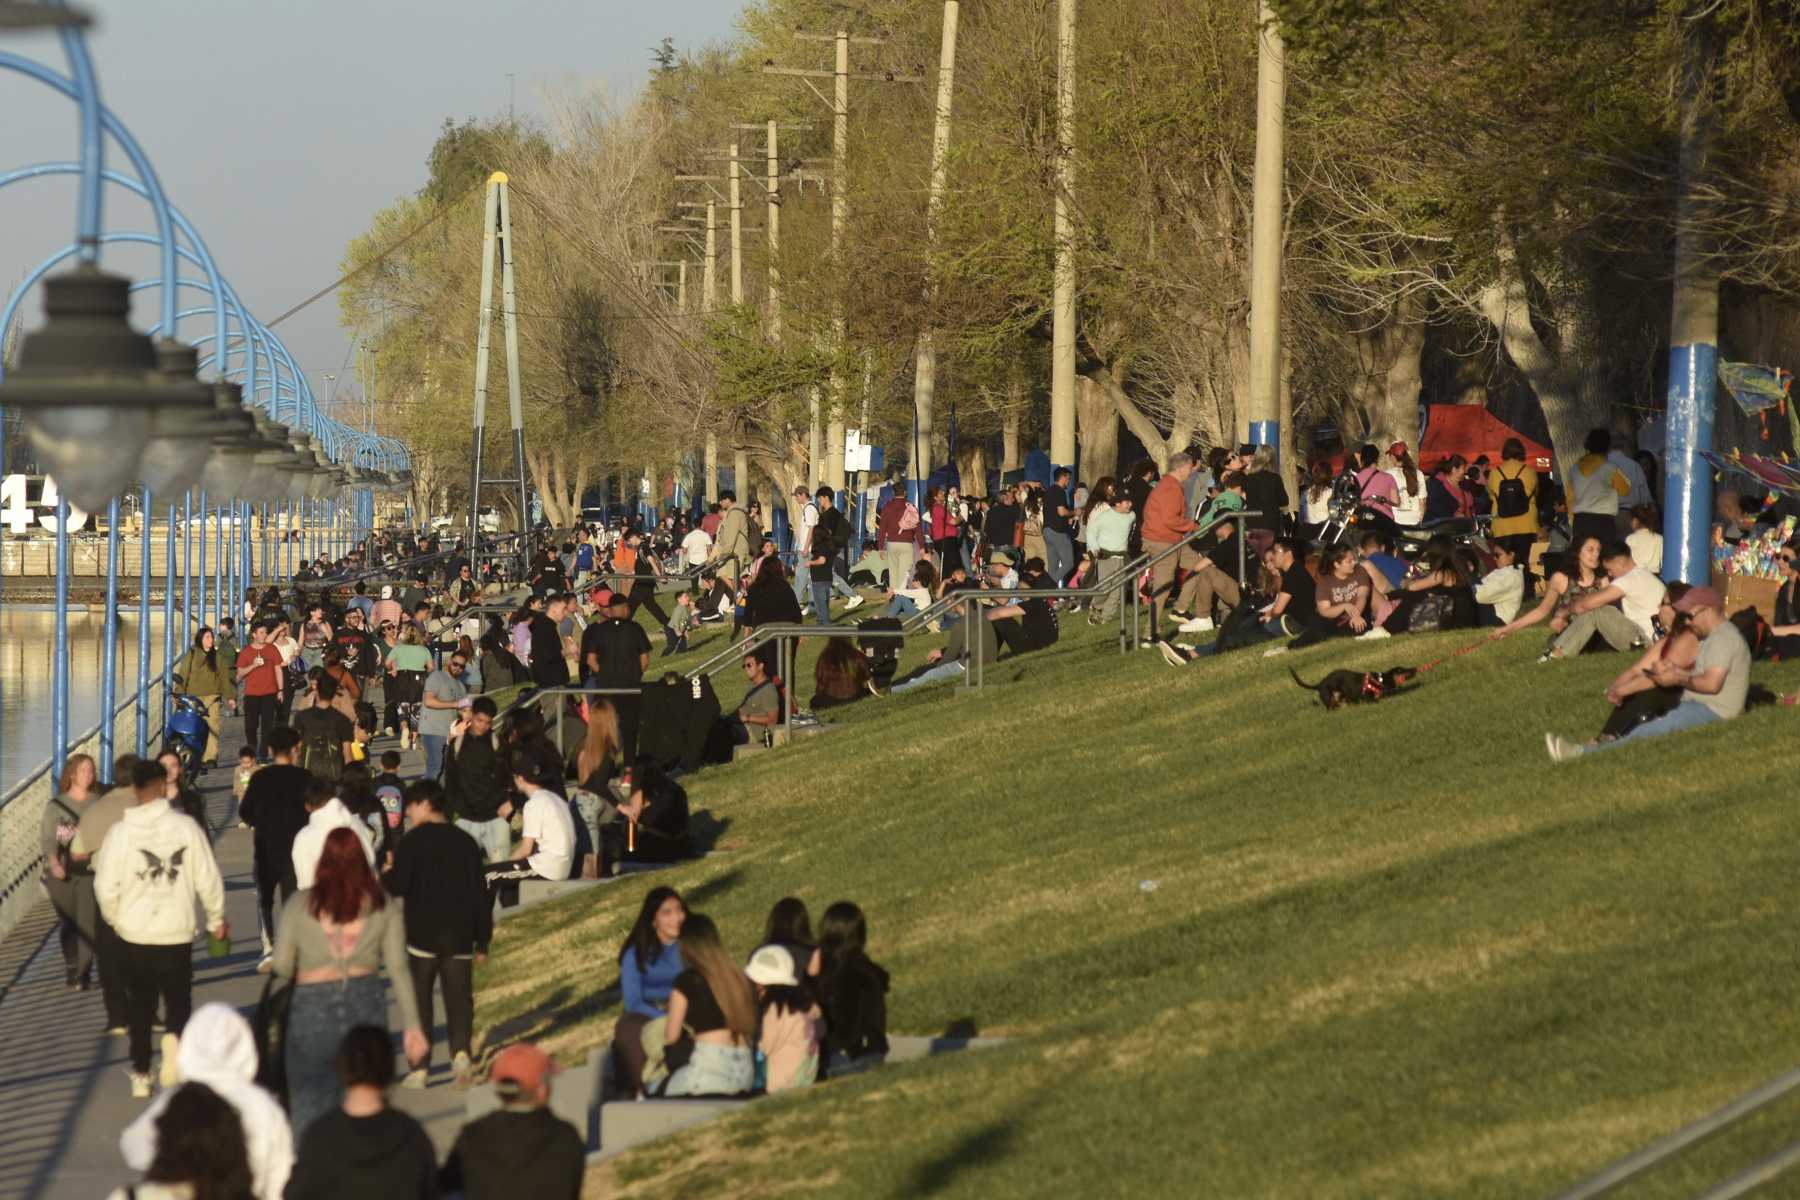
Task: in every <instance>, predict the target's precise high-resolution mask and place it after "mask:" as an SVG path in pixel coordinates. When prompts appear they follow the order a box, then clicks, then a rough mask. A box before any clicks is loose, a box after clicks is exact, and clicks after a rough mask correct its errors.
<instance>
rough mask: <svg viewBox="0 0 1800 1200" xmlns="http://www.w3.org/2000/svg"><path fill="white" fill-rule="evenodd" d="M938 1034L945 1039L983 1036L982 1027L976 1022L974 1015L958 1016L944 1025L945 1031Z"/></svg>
mask: <svg viewBox="0 0 1800 1200" xmlns="http://www.w3.org/2000/svg"><path fill="white" fill-rule="evenodd" d="M938 1036H939V1037H940V1038H945V1039H951V1038H975V1037H980V1036H981V1029H980V1027H979V1026H977V1025H976V1024H975V1018H974V1017H958V1018H956V1020H954V1021H952V1022H950V1023H949V1024H948V1025H946V1026H944V1032H942V1033H940V1034H938Z"/></svg>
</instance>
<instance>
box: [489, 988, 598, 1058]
mask: <svg viewBox="0 0 1800 1200" xmlns="http://www.w3.org/2000/svg"><path fill="white" fill-rule="evenodd" d="M621 999H622V996H621V993H620V990H619V981H618V980H617V979H615V980H613V981H612V982H611V983H609V984H607V985H606V986H605V987H603V988H599V989H597V990H595V991H592V992H585V993H581V994H577V993H576V992H575V990H574V989H573V988H571V987H568V986H566V985H565V986H563V987H559V988H557V989H556V990H555V991H554V992H552V993H550V995H548V996H546V997H545V998H544V999H543V1000H542V1001H540V1002H539V1003H538V1004H536V1005H535V1006H533V1007H532V1008H530V1009H527V1010H526V1011H525V1012H522V1013H517V1014H515V1015H513V1016H510V1017H508V1018H506V1019H505V1020H503V1021H501V1022H499V1023H498V1024H495V1025H491V1026H489V1027H488V1028H487V1030H486V1031H485V1032H484V1033H483V1034H482V1048H483V1051H484V1054H483V1057H484V1058H485V1057H487V1056H488V1055H489V1054H491V1053H492V1052H494V1051H496V1050H498V1049H499V1048H500V1047H502V1046H508V1045H511V1044H512V1043H514V1042H539V1041H545V1040H547V1039H549V1038H553V1037H555V1036H557V1035H558V1034H560V1033H563V1032H565V1031H567V1030H570V1029H573V1028H575V1027H576V1026H577V1025H581V1024H583V1023H585V1022H587V1021H590V1020H593V1019H594V1018H595V1017H598V1016H599V1015H600V1014H601V1013H603V1012H605V1011H606V1010H607V1009H609V1008H614V1007H616V1006H617V1005H618V1004H619V1003H620V1001H621Z"/></svg>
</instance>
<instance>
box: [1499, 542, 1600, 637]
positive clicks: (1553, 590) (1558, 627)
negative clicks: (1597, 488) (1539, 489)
mask: <svg viewBox="0 0 1800 1200" xmlns="http://www.w3.org/2000/svg"><path fill="white" fill-rule="evenodd" d="M1608 582H1609V580H1608V579H1607V577H1606V572H1605V571H1602V570H1601V569H1600V539H1599V538H1597V537H1584V538H1580V539H1579V540H1577V541H1576V543H1575V544H1574V545H1573V546H1571V547H1570V548H1569V552H1568V554H1567V560H1566V563H1565V565H1564V566H1563V567H1562V569H1560V570H1556V571H1552V572H1551V573H1550V580H1549V582H1548V583H1546V584H1545V585H1544V597H1543V599H1542V600H1540V601H1539V602H1538V605H1537V607H1536V608H1534V609H1532V610H1531V611H1530V612H1527V613H1520V614H1519V615H1518V616H1517V617H1515V618H1513V619H1512V620H1511V621H1508V622H1507V623H1506V624H1504V625H1502V626H1501V627H1500V628H1499V629H1497V630H1495V631H1494V632H1493V633H1492V634H1490V635H1489V636H1490V637H1491V638H1492V639H1493V640H1494V641H1499V640H1500V639H1501V638H1503V637H1505V636H1506V635H1507V634H1509V633H1517V632H1518V631H1519V630H1521V629H1527V628H1530V627H1531V626H1533V625H1536V624H1538V623H1539V622H1540V621H1544V620H1546V619H1548V620H1549V622H1550V628H1551V630H1552V631H1553V633H1561V632H1562V631H1563V630H1564V629H1566V628H1568V625H1569V620H1570V618H1571V617H1572V616H1573V615H1574V606H1575V602H1576V601H1577V600H1579V599H1581V598H1582V597H1583V596H1586V595H1588V594H1589V593H1590V592H1597V591H1600V590H1601V589H1602V588H1604V587H1606V586H1607V584H1608ZM1551 641H1552V643H1553V644H1554V642H1555V639H1554V638H1552V639H1551ZM1601 644H1602V645H1604V644H1605V643H1601ZM1549 652H1550V648H1549V646H1546V647H1545V648H1544V653H1545V654H1546V655H1548V654H1549Z"/></svg>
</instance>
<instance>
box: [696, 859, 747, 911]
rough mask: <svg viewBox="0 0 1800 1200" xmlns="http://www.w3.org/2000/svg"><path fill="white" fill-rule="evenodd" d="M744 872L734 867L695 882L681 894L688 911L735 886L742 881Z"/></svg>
mask: <svg viewBox="0 0 1800 1200" xmlns="http://www.w3.org/2000/svg"><path fill="white" fill-rule="evenodd" d="M743 877H744V873H743V871H741V870H739V869H738V868H736V867H733V868H732V869H731V870H729V871H726V872H725V873H724V874H722V875H714V876H713V877H712V878H711V879H708V880H706V881H705V882H703V883H698V884H695V885H694V886H693V887H691V888H689V889H688V890H687V891H685V892H683V893H682V894H681V898H682V900H684V901H685V902H686V903H687V907H688V911H689V912H693V911H695V910H697V909H698V908H700V907H701V906H702V905H704V904H706V903H708V902H709V901H712V900H716V899H718V898H719V897H720V896H723V895H724V894H725V893H726V892H729V891H730V890H731V889H732V888H735V887H736V886H737V885H738V884H739V883H741V882H742V881H743Z"/></svg>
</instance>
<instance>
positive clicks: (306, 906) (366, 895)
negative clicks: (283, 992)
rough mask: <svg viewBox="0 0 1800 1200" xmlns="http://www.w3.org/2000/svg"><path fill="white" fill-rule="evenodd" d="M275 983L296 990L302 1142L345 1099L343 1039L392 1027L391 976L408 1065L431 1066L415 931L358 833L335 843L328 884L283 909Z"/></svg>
mask: <svg viewBox="0 0 1800 1200" xmlns="http://www.w3.org/2000/svg"><path fill="white" fill-rule="evenodd" d="M274 970H275V974H276V975H278V976H280V977H281V978H282V979H285V980H288V981H290V982H291V983H292V984H293V987H294V994H293V1000H292V1001H291V1007H290V1009H289V1013H288V1029H287V1079H288V1112H289V1113H290V1114H291V1116H292V1119H293V1124H294V1130H295V1132H296V1133H298V1134H299V1135H300V1136H301V1138H303V1139H304V1138H305V1136H306V1131H307V1129H308V1127H310V1126H311V1125H312V1123H313V1122H314V1121H316V1120H318V1119H319V1118H320V1117H321V1116H323V1115H325V1113H327V1112H329V1111H330V1110H331V1107H332V1105H333V1104H334V1103H335V1102H336V1100H337V1091H338V1087H337V1079H336V1072H335V1070H334V1062H335V1058H336V1055H337V1045H338V1037H339V1031H340V1030H343V1029H347V1028H350V1027H352V1026H356V1025H373V1026H376V1027H377V1028H383V1029H385V1028H386V1026H387V997H386V994H385V993H384V992H383V990H382V986H381V976H380V974H379V973H378V972H380V971H382V970H385V971H386V972H387V977H388V982H389V983H391V984H392V985H393V988H394V999H395V1002H396V1003H397V1004H398V1005H399V1008H400V1016H401V1020H402V1021H403V1022H404V1028H405V1034H404V1037H403V1041H404V1043H405V1050H406V1056H407V1058H408V1059H409V1060H418V1059H422V1058H424V1057H425V1053H426V1051H427V1050H428V1049H429V1048H430V1043H428V1042H427V1041H426V1040H425V1032H424V1030H423V1028H422V1027H421V1026H420V1023H419V1006H418V1001H417V996H416V994H415V993H414V991H413V986H412V971H411V969H410V968H409V967H408V966H407V963H406V931H405V928H404V926H403V918H402V916H401V913H400V911H399V907H398V906H397V905H391V904H389V903H388V902H387V894H386V893H385V892H383V891H382V890H381V882H380V881H379V880H378V879H377V878H376V877H375V872H374V871H372V870H371V869H370V868H369V860H368V859H367V858H366V857H365V856H364V854H363V848H362V843H361V842H359V841H357V839H356V835H355V834H353V833H351V832H350V831H349V830H348V829H334V830H332V831H331V833H330V834H329V835H328V836H327V837H326V838H325V848H324V851H323V852H322V853H321V855H320V857H319V867H318V876H317V878H316V879H315V880H314V882H313V886H312V887H311V889H309V890H307V891H304V892H296V893H294V895H293V896H292V897H291V898H290V899H289V900H288V902H287V904H286V905H285V906H284V907H283V908H282V910H281V924H280V925H279V926H278V927H277V929H276V933H275V963H274Z"/></svg>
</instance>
